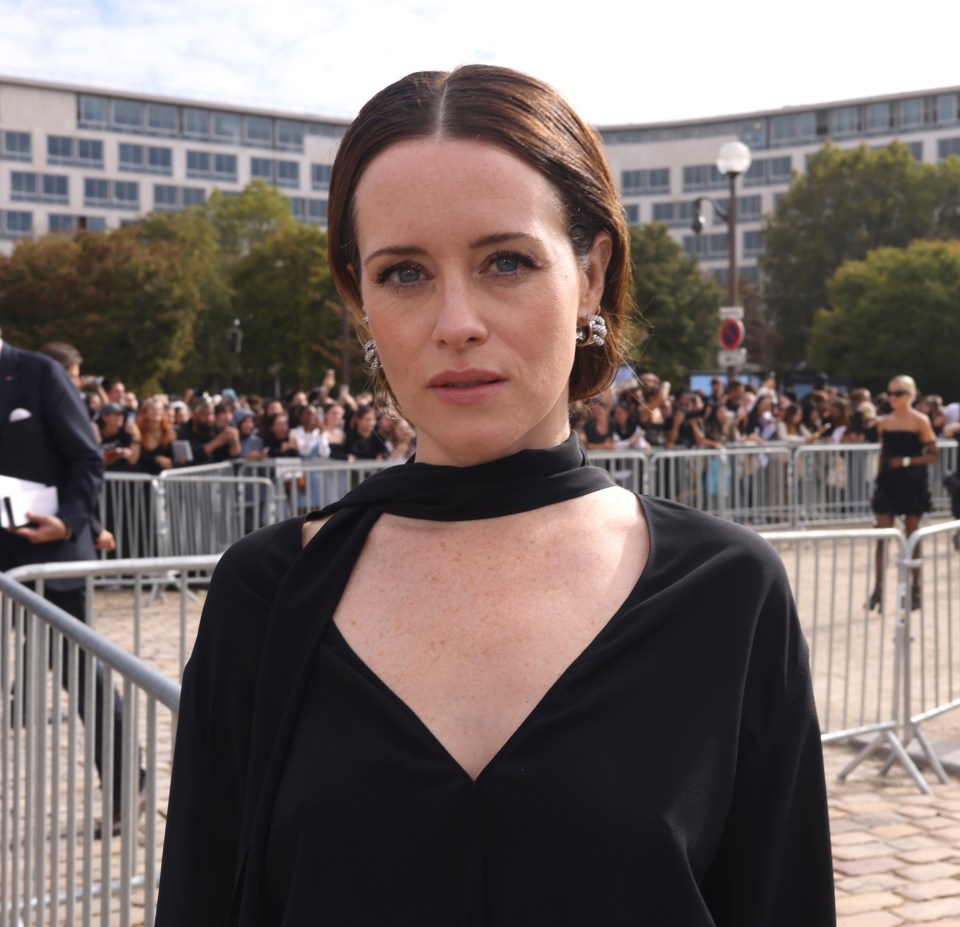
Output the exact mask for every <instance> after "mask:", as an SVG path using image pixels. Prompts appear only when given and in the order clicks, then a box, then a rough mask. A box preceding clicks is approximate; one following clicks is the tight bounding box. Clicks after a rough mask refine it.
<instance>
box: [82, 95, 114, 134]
mask: <svg viewBox="0 0 960 927" xmlns="http://www.w3.org/2000/svg"><path fill="white" fill-rule="evenodd" d="M79 106H80V112H79V114H78V116H77V124H78V125H79V127H80V128H81V129H107V128H109V127H110V101H109V100H108V99H107V98H106V97H95V96H91V95H90V94H87V93H81V94H80V98H79Z"/></svg>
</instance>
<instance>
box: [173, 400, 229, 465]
mask: <svg viewBox="0 0 960 927" xmlns="http://www.w3.org/2000/svg"><path fill="white" fill-rule="evenodd" d="M177 434H178V437H179V439H180V440H181V441H188V442H189V443H190V452H191V455H192V458H193V460H192V463H193V464H195V465H196V464H209V463H224V462H225V461H228V460H233V459H234V458H235V457H239V456H240V435H239V434H238V433H237V429H236V428H234V427H233V426H232V425H230V424H229V414H228V413H227V411H226V409H224V408H223V406H216V405H214V403H213V401H212V400H210V399H199V400H198V401H197V402H196V404H195V405H194V407H193V415H192V417H191V419H190V421H189V423H187V424H186V425H183V426H181V428H180V430H179V431H178V433H177Z"/></svg>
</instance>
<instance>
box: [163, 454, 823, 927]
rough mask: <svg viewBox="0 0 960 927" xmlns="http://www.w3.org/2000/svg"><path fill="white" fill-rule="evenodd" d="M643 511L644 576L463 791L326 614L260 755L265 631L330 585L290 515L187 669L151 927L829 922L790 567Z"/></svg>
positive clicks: (228, 573) (728, 533)
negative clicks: (273, 737) (315, 579)
mask: <svg viewBox="0 0 960 927" xmlns="http://www.w3.org/2000/svg"><path fill="white" fill-rule="evenodd" d="M421 466H422V465H421ZM398 469H402V468H398ZM438 469H440V468H438ZM589 469H591V470H593V469H594V468H589ZM641 502H642V505H643V507H644V511H645V513H646V516H647V520H648V522H649V527H650V538H651V549H650V556H649V559H648V562H647V564H646V567H645V569H644V571H643V574H642V576H641V577H640V579H639V581H638V582H637V584H636V587H635V588H634V590H633V592H632V593H631V595H630V596H629V597H628V599H627V601H626V602H624V603H623V605H622V606H621V608H620V609H619V610H618V612H617V614H616V615H615V616H614V617H613V618H612V619H611V620H610V622H609V623H608V624H607V625H606V627H604V629H603V630H602V631H601V632H600V633H599V634H598V635H597V637H596V638H595V639H594V640H593V641H592V643H590V644H589V645H588V646H587V647H586V649H585V650H584V651H583V652H582V653H581V654H580V656H578V657H577V658H576V659H575V660H574V661H573V663H572V664H571V665H570V666H569V667H568V669H567V670H566V671H565V672H564V673H563V674H562V675H561V677H560V678H559V679H558V681H557V682H556V683H555V684H554V685H553V686H552V687H551V688H550V690H549V691H548V692H547V693H546V695H545V696H544V697H543V699H542V700H541V701H540V703H539V704H538V705H537V706H536V707H535V708H534V710H533V711H532V712H531V714H530V715H529V716H528V717H527V719H526V720H525V721H524V722H523V723H522V724H521V725H520V727H519V728H518V729H517V731H516V732H515V733H514V734H513V735H512V736H511V738H510V739H509V740H508V741H507V743H506V744H505V745H504V747H503V748H502V749H501V750H500V751H499V752H498V753H497V755H496V756H495V757H494V758H493V759H492V760H491V762H490V763H489V764H488V765H487V767H486V768H484V770H483V771H482V772H481V773H480V774H479V776H478V777H477V779H476V780H475V781H474V780H472V779H471V778H470V777H469V776H468V775H467V774H466V773H465V772H464V770H463V769H462V768H461V767H460V766H459V765H458V764H457V763H456V762H455V761H454V760H453V758H452V757H451V756H450V755H449V754H448V753H447V752H446V751H445V750H444V749H443V747H442V746H441V745H440V743H439V742H438V741H437V740H436V739H435V738H434V737H433V736H432V735H431V734H430V732H429V731H428V730H427V728H426V727H425V726H424V725H423V724H422V723H421V722H420V720H419V719H418V718H417V717H416V716H415V715H414V714H413V712H412V711H411V710H410V709H409V708H408V707H407V706H406V705H405V704H404V703H403V702H402V701H401V700H400V699H399V698H398V697H397V696H396V695H394V694H393V693H392V692H391V691H390V690H389V689H388V688H387V687H386V685H385V684H384V683H383V682H382V681H381V680H380V679H379V678H378V677H377V676H376V675H375V674H374V673H373V672H372V671H371V670H370V669H369V668H368V667H367V666H366V665H365V664H364V663H363V661H362V660H361V659H360V658H359V657H358V656H357V655H356V654H355V653H354V652H353V651H352V650H351V648H350V647H349V646H348V645H347V643H346V641H345V640H344V639H343V637H342V636H341V635H340V634H339V632H338V630H337V628H336V626H335V625H334V624H333V622H332V621H327V622H326V623H325V624H324V625H323V626H322V627H321V628H320V629H319V631H318V634H317V643H316V646H315V647H313V648H312V650H311V651H310V652H309V654H308V660H307V663H308V671H307V673H306V682H305V684H304V686H303V688H302V690H301V691H300V693H299V694H298V696H297V698H296V704H295V706H294V710H293V711H292V712H286V713H284V716H283V721H282V722H281V724H280V725H279V726H280V728H281V729H282V730H281V733H280V735H279V737H278V738H277V741H276V743H275V744H274V746H273V747H272V749H271V750H270V751H269V756H262V755H260V750H259V747H258V738H257V735H256V734H255V733H254V734H253V735H251V728H256V727H257V723H258V719H257V717H256V716H257V715H258V714H259V712H260V706H259V705H256V704H255V702H256V699H255V697H254V689H255V682H256V680H257V677H258V665H259V664H260V662H261V660H263V661H264V662H268V661H269V660H270V659H272V657H271V656H270V654H271V652H272V651H273V646H272V644H271V642H270V641H269V637H270V635H274V637H275V636H276V635H277V634H278V633H279V634H281V635H282V634H284V633H286V632H285V631H284V630H283V629H280V630H279V631H278V630H276V629H271V630H269V631H268V630H267V627H266V626H267V624H268V621H269V622H270V623H273V622H276V621H277V619H278V617H279V615H280V614H286V613H287V611H288V609H289V608H298V607H302V608H309V605H310V603H311V602H314V603H315V602H316V601H317V600H318V597H319V598H321V599H322V598H323V597H324V595H325V593H326V592H327V590H325V588H324V587H323V584H322V583H314V584H313V585H312V586H310V584H309V583H305V580H306V579H307V577H309V576H310V575H312V571H309V570H307V569H305V568H304V569H301V568H299V567H298V566H297V565H296V564H298V563H300V562H302V561H304V559H305V555H308V552H311V551H312V549H313V548H314V545H315V544H316V545H318V546H317V549H316V550H313V551H312V553H313V555H314V557H315V558H316V559H317V562H320V559H321V558H324V557H327V556H330V555H332V553H333V550H334V545H338V546H340V544H341V541H342V538H338V537H337V536H336V532H334V533H333V534H331V535H330V536H329V537H325V535H326V534H327V532H328V529H329V528H330V527H331V524H332V521H331V523H328V524H327V525H326V526H325V527H324V528H323V529H322V530H321V531H320V532H319V533H318V534H317V535H316V537H315V538H314V539H313V541H311V543H310V544H309V545H308V546H307V548H305V549H304V550H303V551H301V549H300V532H301V527H302V520H296V521H290V522H285V523H282V524H280V525H276V526H272V527H269V528H267V529H264V530H262V531H260V532H257V533H255V534H253V535H250V536H248V537H247V538H245V539H244V540H242V541H241V542H239V543H238V544H237V545H235V546H234V547H233V548H232V549H231V550H230V551H229V552H228V553H227V554H226V555H225V556H224V559H223V560H222V561H221V565H220V566H219V567H218V570H217V573H216V575H215V577H214V581H213V583H212V585H211V588H210V593H209V596H208V599H207V604H206V607H205V610H204V617H203V621H202V623H201V630H200V634H199V637H198V640H197V644H196V648H195V651H194V655H193V657H192V658H191V661H190V663H189V664H188V667H187V670H186V672H185V674H184V682H183V698H182V702H181V706H182V707H181V715H180V720H179V728H178V735H177V753H176V764H175V767H174V782H173V787H172V791H171V801H170V809H169V819H168V824H167V842H166V845H165V848H164V868H163V873H162V878H161V886H162V888H161V897H160V905H159V909H158V920H157V924H158V925H160V927H165V925H173V924H176V925H178V927H191V925H198V927H199V925H201V924H204V925H206V924H213V923H218V924H219V923H242V924H243V923H250V924H253V923H262V924H271V925H289V927H294V925H313V924H316V923H327V924H335V925H338V927H339V925H371V927H374V925H384V924H389V925H391V927H392V925H411V927H412V925H417V927H461V925H498V927H500V925H525V927H526V925H540V924H549V925H577V927H582V925H585V924H600V925H620V924H622V925H628V924H650V925H654V924H656V925H660V924H664V925H668V924H669V925H673V924H678V925H680V924H682V925H684V927H712V925H730V927H760V925H769V927H774V925H777V927H780V925H803V927H821V925H824V927H825V925H828V924H830V925H832V924H833V923H834V921H835V918H834V910H833V884H832V874H831V857H830V840H829V828H828V822H827V817H826V798H825V787H824V780H823V766H822V756H821V746H820V737H819V730H818V726H817V720H816V716H815V712H814V707H813V703H812V696H811V685H810V679H809V674H808V667H807V651H806V646H805V644H804V642H803V639H802V636H801V634H800V630H799V627H798V623H797V620H796V614H795V610H794V608H793V604H792V601H791V597H790V592H789V588H788V585H787V582H786V578H785V575H784V573H783V570H782V567H781V565H780V562H779V560H778V558H777V556H776V554H775V553H774V552H773V550H772V549H771V548H770V547H769V546H768V545H767V544H766V542H764V541H763V540H761V539H760V538H759V537H758V536H757V535H755V534H753V533H752V532H750V531H748V530H747V529H744V528H740V527H737V526H734V525H731V524H727V523H724V522H721V521H720V520H718V519H715V518H712V517H711V516H706V515H702V514H700V513H698V512H694V511H693V510H689V509H686V508H684V507H682V506H679V505H676V504H674V503H670V502H666V501H662V500H656V499H646V498H645V499H642V500H641ZM530 507H532V504H528V505H527V508H530ZM476 517H482V516H479V515H478V516H476ZM326 545H330V546H329V548H328V549H325V546H326ZM358 552H359V551H358ZM291 577H293V578H291ZM307 586H310V587H309V588H307ZM341 591H342V590H334V594H335V595H336V597H337V598H339V594H340V592H341ZM274 599H278V600H279V599H284V600H285V608H284V610H283V612H282V613H281V612H280V610H279V609H277V608H273V609H272V614H271V605H272V603H273V601H274ZM333 604H334V605H335V602H334V603H333ZM273 643H275V640H274V642H273ZM273 652H275V651H273ZM264 654H266V655H264ZM261 682H262V677H261ZM271 692H272V688H270V689H266V688H264V687H263V686H262V685H261V686H260V687H259V695H258V698H259V699H260V700H263V699H269V698H270V697H271ZM265 768H266V769H267V772H266V773H265V774H263V775H261V774H260V773H259V772H258V770H262V769H265ZM251 770H252V771H251ZM261 782H263V783H266V784H265V785H263V787H262V790H261V786H260V783H261ZM251 805H254V806H256V807H255V810H254V811H253V812H251V810H250V807H251ZM251 816H252V819H253V823H252V824H244V823H243V819H247V820H249V819H250V818H251ZM251 835H252V836H251ZM246 837H250V838H251V839H252V845H251V846H250V848H249V854H248V855H247V856H246V857H245V856H244V850H243V843H244V840H245V838H246ZM245 860H246V861H245ZM238 874H239V875H240V876H241V881H242V882H243V883H245V884H244V889H245V891H244V893H243V899H242V901H240V900H239V898H238V894H237V893H235V892H234V888H235V885H236V884H237V881H238V878H237V877H238ZM231 899H233V907H232V908H231ZM228 909H230V910H231V911H232V914H231V916H230V917H229V918H227V916H226V912H227V911H228Z"/></svg>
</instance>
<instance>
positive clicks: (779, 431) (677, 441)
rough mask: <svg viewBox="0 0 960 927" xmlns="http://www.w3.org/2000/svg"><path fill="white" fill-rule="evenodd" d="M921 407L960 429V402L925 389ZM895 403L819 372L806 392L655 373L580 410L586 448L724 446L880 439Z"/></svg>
mask: <svg viewBox="0 0 960 927" xmlns="http://www.w3.org/2000/svg"><path fill="white" fill-rule="evenodd" d="M915 406H916V409H917V410H918V411H919V412H922V413H923V414H925V415H926V416H927V417H928V418H929V419H930V423H931V426H932V428H933V430H934V433H935V434H936V435H937V436H938V437H940V436H943V437H954V436H957V435H960V402H952V403H950V404H946V403H944V401H943V398H942V397H940V396H936V395H927V396H921V397H919V398H918V399H917V401H916V403H915ZM891 410H892V407H891V404H890V398H889V397H888V395H887V394H886V393H878V394H876V395H873V394H871V392H870V390H868V389H864V388H860V387H858V388H855V389H851V390H849V391H841V390H839V389H837V388H836V387H834V386H831V385H830V383H829V381H828V378H827V377H826V376H823V375H819V376H818V377H817V378H816V379H815V381H814V383H813V388H812V389H811V390H810V391H809V392H807V393H805V394H804V395H803V396H802V397H801V396H800V395H799V393H798V392H796V391H794V390H792V389H782V390H781V389H778V385H777V382H776V379H775V378H773V377H770V378H768V379H767V380H765V381H764V382H763V383H762V384H761V385H760V386H755V385H754V384H752V383H749V382H746V381H743V380H740V379H737V378H731V379H729V381H728V380H725V379H722V378H720V377H714V378H713V380H712V381H711V384H710V391H709V392H706V391H702V390H694V389H686V388H678V389H676V390H674V391H671V385H670V383H667V382H663V381H661V380H660V378H659V377H658V376H657V375H656V374H654V373H645V374H643V375H642V376H640V377H638V378H632V379H629V380H626V381H625V382H624V383H622V384H621V385H620V386H619V387H617V388H615V389H611V390H608V391H607V392H606V393H605V394H603V395H602V396H599V397H597V398H595V399H593V400H592V401H590V402H588V403H581V404H579V405H578V406H577V407H576V408H575V409H574V416H575V422H576V427H577V431H578V432H579V434H580V439H581V440H582V441H583V443H584V445H585V446H586V447H587V449H588V450H613V449H618V448H640V449H644V450H656V449H658V448H663V449H674V448H677V449H690V448H719V447H722V446H729V445H737V444H745V443H746V444H766V443H778V444H787V445H798V444H808V443H815V442H821V443H832V444H844V443H850V442H860V443H863V442H867V443H876V442H877V441H878V440H879V432H878V428H877V425H878V422H879V420H880V418H881V417H882V416H884V415H888V414H889V413H890V412H891Z"/></svg>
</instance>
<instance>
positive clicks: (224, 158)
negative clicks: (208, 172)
mask: <svg viewBox="0 0 960 927" xmlns="http://www.w3.org/2000/svg"><path fill="white" fill-rule="evenodd" d="M213 178H214V180H230V181H236V179H237V156H236V155H228V154H218V155H214V156H213Z"/></svg>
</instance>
